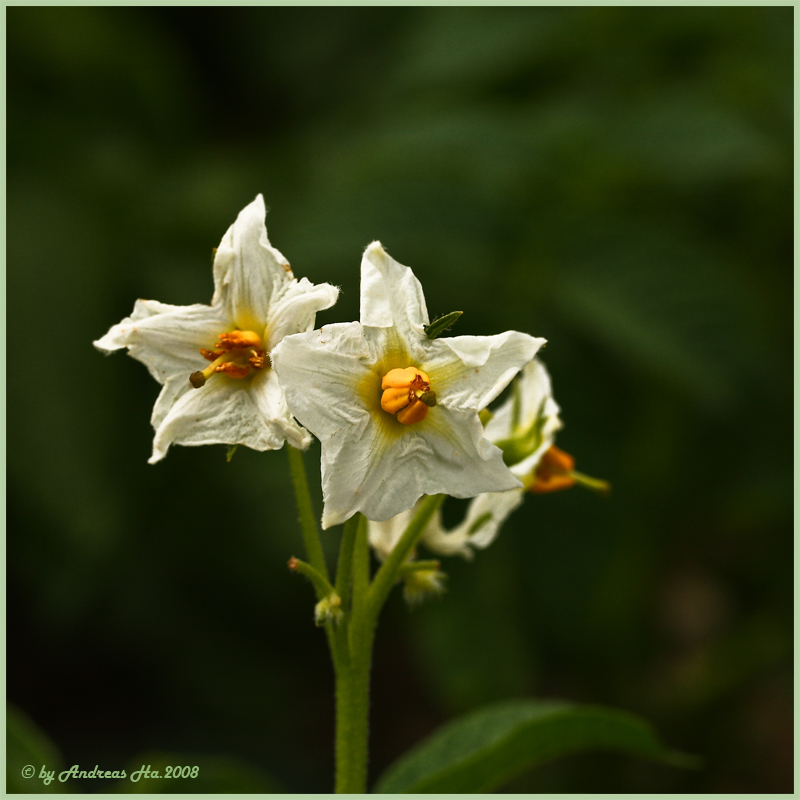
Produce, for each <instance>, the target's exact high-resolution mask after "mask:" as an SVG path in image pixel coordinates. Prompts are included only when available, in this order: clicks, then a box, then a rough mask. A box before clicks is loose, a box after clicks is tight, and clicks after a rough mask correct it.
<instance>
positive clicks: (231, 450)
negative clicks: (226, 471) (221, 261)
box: [225, 444, 239, 464]
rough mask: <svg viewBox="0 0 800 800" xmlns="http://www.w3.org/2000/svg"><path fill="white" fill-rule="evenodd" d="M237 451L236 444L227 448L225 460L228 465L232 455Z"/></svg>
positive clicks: (237, 446)
mask: <svg viewBox="0 0 800 800" xmlns="http://www.w3.org/2000/svg"><path fill="white" fill-rule="evenodd" d="M238 449H239V445H238V444H232V445H229V447H228V452H227V453H226V454H225V460H226V461H227V462H228V463H229V464H230V463H231V459H232V458H233V454H234V453H235V452H236V451H237V450H238Z"/></svg>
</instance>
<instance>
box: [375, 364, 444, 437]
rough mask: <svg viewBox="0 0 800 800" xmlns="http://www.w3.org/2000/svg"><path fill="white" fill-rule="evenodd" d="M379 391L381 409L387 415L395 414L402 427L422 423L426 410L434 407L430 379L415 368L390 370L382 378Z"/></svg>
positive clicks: (433, 394) (434, 402) (434, 401)
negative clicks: (380, 391)
mask: <svg viewBox="0 0 800 800" xmlns="http://www.w3.org/2000/svg"><path fill="white" fill-rule="evenodd" d="M381 389H382V390H383V394H382V395H381V408H382V409H383V410H384V411H386V412H387V413H389V414H396V415H397V419H398V421H399V422H402V423H403V425H413V424H414V423H415V422H422V420H423V419H425V417H426V416H427V414H428V409H429V408H433V407H434V406H435V405H436V392H432V391H431V379H430V378H429V377H428V376H427V375H426V374H425V373H424V372H422V371H421V370H418V369H417V368H416V367H406V368H405V369H390V370H389V371H388V372H387V373H386V374H385V375H384V376H383V380H382V381H381Z"/></svg>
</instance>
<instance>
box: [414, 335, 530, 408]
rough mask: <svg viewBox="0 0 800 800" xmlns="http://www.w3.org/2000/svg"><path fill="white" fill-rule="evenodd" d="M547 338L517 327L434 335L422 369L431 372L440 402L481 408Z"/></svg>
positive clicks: (456, 406) (454, 405) (432, 382)
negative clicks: (496, 331) (488, 333)
mask: <svg viewBox="0 0 800 800" xmlns="http://www.w3.org/2000/svg"><path fill="white" fill-rule="evenodd" d="M544 342H545V340H544V339H537V338H534V337H533V336H528V334H526V333H519V332H517V331H506V332H505V333H499V334H497V335H496V336H456V337H453V338H449V339H434V340H433V341H432V342H430V347H429V348H427V354H426V359H425V361H424V362H423V363H422V364H421V365H420V369H421V370H423V372H425V373H427V374H428V375H429V376H430V378H431V388H432V389H433V390H434V391H435V392H436V396H437V398H438V400H439V402H440V403H443V404H444V405H446V406H448V407H451V408H471V409H476V410H478V411H480V410H481V409H483V408H485V407H486V406H487V405H488V404H489V403H491V402H492V400H494V398H495V397H497V395H498V394H500V392H501V391H503V389H504V388H505V387H506V386H507V385H508V383H509V381H510V380H511V379H512V378H513V377H514V375H516V374H517V372H519V370H520V369H521V368H522V367H523V366H525V364H527V363H528V362H529V361H531V359H532V358H533V357H534V355H536V351H537V350H538V349H539V348H540V347H541V346H542V345H543V344H544Z"/></svg>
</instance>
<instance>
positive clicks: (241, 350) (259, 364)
mask: <svg viewBox="0 0 800 800" xmlns="http://www.w3.org/2000/svg"><path fill="white" fill-rule="evenodd" d="M214 347H215V348H216V349H214V350H206V349H205V348H204V347H201V348H200V355H201V356H203V358H205V359H207V360H208V361H210V362H211V364H209V365H208V366H207V367H206V368H205V369H204V370H198V371H197V372H193V373H192V374H191V375H190V376H189V383H191V384H192V386H194V388H195V389H199V388H200V387H201V386H204V385H205V383H206V381H207V380H208V379H209V378H210V377H211V376H212V375H214V374H215V373H217V372H222V373H224V374H225V375H227V376H228V377H229V378H246V377H247V376H248V375H249V374H250V371H251V370H253V369H255V370H260V369H264V367H266V366H267V361H268V359H267V354H266V353H265V352H264V350H263V349H262V347H263V343H262V341H261V337H260V336H259V335H258V334H257V333H255V332H254V331H240V330H235V331H230V332H229V333H223V334H220V337H219V341H218V342H217V343H216V344H215V345H214Z"/></svg>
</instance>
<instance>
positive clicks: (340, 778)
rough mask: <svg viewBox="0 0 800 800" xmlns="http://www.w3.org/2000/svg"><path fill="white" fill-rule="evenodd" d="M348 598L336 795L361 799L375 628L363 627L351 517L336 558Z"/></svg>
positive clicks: (362, 523)
mask: <svg viewBox="0 0 800 800" xmlns="http://www.w3.org/2000/svg"><path fill="white" fill-rule="evenodd" d="M351 582H352V594H351V595H350V597H351V600H350V604H349V606H347V608H348V610H349V613H348V614H347V616H346V624H345V625H342V626H340V630H338V631H337V632H336V635H335V637H334V640H335V644H336V645H337V650H334V652H333V657H334V663H335V667H336V792H337V794H363V793H364V792H366V790H367V738H368V735H369V672H370V665H371V661H372V639H373V637H374V626H373V628H372V629H371V630H370V629H368V628H365V627H364V625H363V620H364V614H363V608H364V602H365V600H366V597H367V593H368V592H369V544H368V542H367V520H366V518H365V517H363V516H362V515H361V514H356V515H355V516H354V517H352V518H351V519H349V520H348V521H347V523H345V530H344V534H343V536H342V547H341V551H340V553H339V571H338V574H337V576H336V587H337V590H340V591H347V590H349V589H350V588H351Z"/></svg>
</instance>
